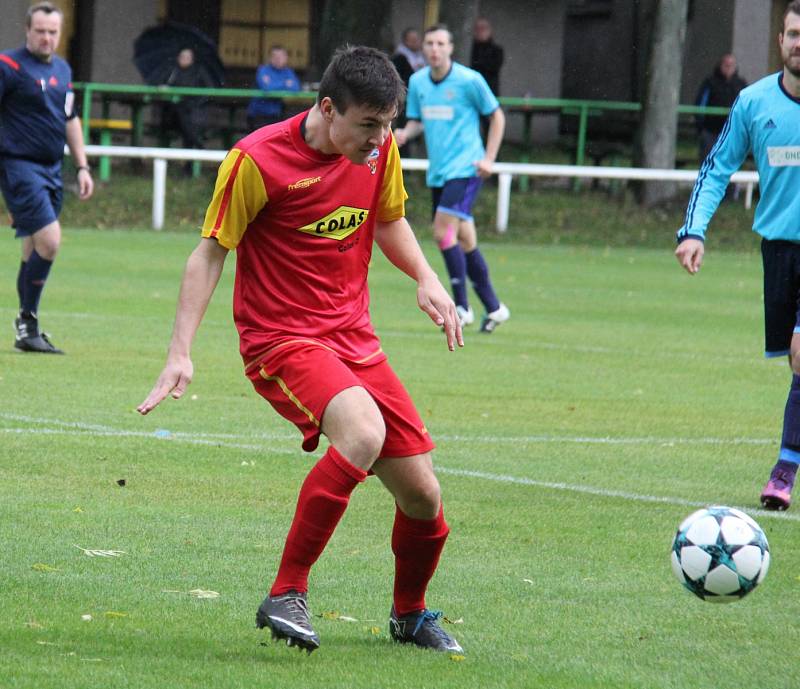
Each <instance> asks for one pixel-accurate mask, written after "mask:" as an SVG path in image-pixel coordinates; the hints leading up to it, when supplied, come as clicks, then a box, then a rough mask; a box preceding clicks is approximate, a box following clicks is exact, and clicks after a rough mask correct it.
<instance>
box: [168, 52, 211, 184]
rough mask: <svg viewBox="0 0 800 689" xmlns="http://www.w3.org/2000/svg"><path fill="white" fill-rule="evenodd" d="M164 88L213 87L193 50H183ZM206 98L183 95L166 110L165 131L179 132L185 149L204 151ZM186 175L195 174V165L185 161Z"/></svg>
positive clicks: (169, 104)
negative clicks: (197, 61)
mask: <svg viewBox="0 0 800 689" xmlns="http://www.w3.org/2000/svg"><path fill="white" fill-rule="evenodd" d="M164 85H165V86H179V87H199V88H211V87H213V86H214V84H213V83H212V82H211V81H210V80H209V79H208V77H207V76H206V73H205V71H204V70H202V69H200V68H199V67H198V65H197V64H196V63H195V61H194V50H192V49H191V48H183V49H182V50H181V51H180V52H179V53H178V56H177V58H176V60H175V68H174V69H173V70H172V71H171V72H170V74H169V76H168V77H167V80H166V82H165V84H164ZM206 102H207V100H206V99H205V98H202V97H200V96H182V97H181V99H180V100H179V101H178V102H177V103H168V104H167V105H166V107H165V108H164V122H163V124H164V128H165V129H166V130H170V129H173V130H175V129H177V130H178V132H180V135H181V139H182V142H183V147H184V148H203V128H204V126H205V116H206ZM184 172H185V173H186V174H187V175H189V174H191V172H192V162H191V161H188V160H187V161H186V163H185V165H184Z"/></svg>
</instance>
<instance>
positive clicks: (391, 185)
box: [378, 136, 408, 222]
mask: <svg viewBox="0 0 800 689" xmlns="http://www.w3.org/2000/svg"><path fill="white" fill-rule="evenodd" d="M407 198H408V194H406V189H405V187H404V186H403V171H402V169H401V168H400V151H398V150H397V144H396V143H395V140H394V136H392V143H391V144H390V145H389V160H387V161H386V172H384V174H383V186H382V187H381V196H380V198H379V199H378V222H391V221H392V220H399V219H400V218H402V217H405V214H406V199H407Z"/></svg>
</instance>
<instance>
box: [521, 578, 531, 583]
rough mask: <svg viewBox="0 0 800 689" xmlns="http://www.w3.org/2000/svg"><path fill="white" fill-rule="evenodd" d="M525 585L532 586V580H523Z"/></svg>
mask: <svg viewBox="0 0 800 689" xmlns="http://www.w3.org/2000/svg"><path fill="white" fill-rule="evenodd" d="M522 581H524V582H525V583H526V584H533V579H523V580H522Z"/></svg>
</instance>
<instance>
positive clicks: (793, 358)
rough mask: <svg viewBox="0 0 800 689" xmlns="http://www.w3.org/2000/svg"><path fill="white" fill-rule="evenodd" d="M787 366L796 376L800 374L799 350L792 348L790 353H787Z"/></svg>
mask: <svg viewBox="0 0 800 689" xmlns="http://www.w3.org/2000/svg"><path fill="white" fill-rule="evenodd" d="M789 366H791V367H792V373H794V374H795V375H796V376H800V350H797V351H795V350H792V353H791V354H790V355H789Z"/></svg>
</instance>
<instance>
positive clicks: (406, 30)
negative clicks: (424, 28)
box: [400, 26, 419, 41]
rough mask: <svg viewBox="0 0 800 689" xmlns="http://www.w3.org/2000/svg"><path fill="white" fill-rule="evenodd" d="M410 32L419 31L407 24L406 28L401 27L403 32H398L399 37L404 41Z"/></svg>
mask: <svg viewBox="0 0 800 689" xmlns="http://www.w3.org/2000/svg"><path fill="white" fill-rule="evenodd" d="M410 33H419V31H417V30H416V29H415V28H414V27H413V26H409V27H408V28H406V29H403V33H402V34H400V39H401V40H402V41H405V40H406V39H407V38H408V34H410Z"/></svg>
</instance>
